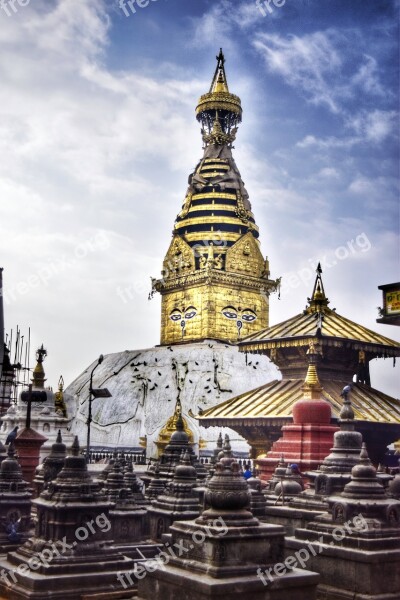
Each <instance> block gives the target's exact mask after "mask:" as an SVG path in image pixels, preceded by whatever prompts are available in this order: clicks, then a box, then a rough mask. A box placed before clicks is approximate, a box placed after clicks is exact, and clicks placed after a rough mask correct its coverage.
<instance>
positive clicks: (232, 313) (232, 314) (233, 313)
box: [222, 310, 237, 319]
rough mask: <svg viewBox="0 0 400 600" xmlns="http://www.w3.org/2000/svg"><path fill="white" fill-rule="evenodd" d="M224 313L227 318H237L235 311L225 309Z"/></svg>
mask: <svg viewBox="0 0 400 600" xmlns="http://www.w3.org/2000/svg"><path fill="white" fill-rule="evenodd" d="M222 314H223V315H224V317H226V318H227V319H237V314H236V313H235V312H230V311H229V310H223V311H222Z"/></svg>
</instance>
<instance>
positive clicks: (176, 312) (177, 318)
mask: <svg viewBox="0 0 400 600" xmlns="http://www.w3.org/2000/svg"><path fill="white" fill-rule="evenodd" d="M169 318H170V319H171V321H180V320H181V319H182V314H181V312H180V311H179V310H174V311H172V313H171V314H170V315H169Z"/></svg>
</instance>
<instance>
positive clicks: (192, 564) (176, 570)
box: [138, 443, 319, 600]
mask: <svg viewBox="0 0 400 600" xmlns="http://www.w3.org/2000/svg"><path fill="white" fill-rule="evenodd" d="M249 504H250V492H249V490H248V486H247V483H246V481H245V480H244V478H243V476H242V475H241V474H240V466H239V464H238V463H237V462H236V461H235V460H234V459H233V457H232V453H231V451H230V449H229V443H227V444H225V448H224V458H222V459H221V460H220V461H219V462H218V463H217V465H216V472H215V474H214V476H213V478H212V479H211V480H210V482H209V484H208V488H207V490H206V505H207V506H208V508H207V509H206V510H205V511H203V513H202V514H201V515H200V517H198V518H197V519H195V520H193V521H177V522H175V523H174V524H173V525H172V526H171V528H170V533H171V535H172V540H171V544H170V545H169V547H170V548H171V549H174V548H181V549H182V551H181V552H179V555H178V553H175V555H173V554H172V553H169V554H170V556H169V560H168V564H165V565H164V566H163V568H162V569H161V568H158V569H157V570H153V569H152V568H151V565H150V564H149V568H148V569H147V570H148V572H147V574H146V577H144V578H141V579H140V580H139V582H138V600H150V599H154V598H156V597H159V598H165V599H172V598H179V600H206V598H208V599H211V598H221V597H225V598H229V599H230V600H234V599H235V598H241V599H242V600H265V599H266V598H268V600H278V599H280V600H282V599H283V598H291V597H295V598H296V600H314V599H315V598H316V585H317V582H318V580H319V576H318V575H317V574H316V573H312V572H310V571H303V570H299V569H290V570H288V572H286V573H281V574H280V575H281V576H280V577H278V576H274V575H273V576H272V577H271V581H269V582H266V583H264V581H263V579H262V578H263V573H264V569H265V568H268V566H270V567H271V570H273V567H274V565H275V564H276V563H279V562H280V561H281V560H283V553H284V530H283V527H280V526H275V525H268V524H261V523H260V522H259V521H258V519H256V518H255V517H254V516H253V515H252V513H251V512H250V510H249ZM283 567H284V565H283ZM265 581H266V580H265Z"/></svg>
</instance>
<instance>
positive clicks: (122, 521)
mask: <svg viewBox="0 0 400 600" xmlns="http://www.w3.org/2000/svg"><path fill="white" fill-rule="evenodd" d="M103 486H104V487H103V490H102V491H103V493H105V495H106V496H107V498H108V500H109V501H110V502H112V503H113V505H114V506H113V507H112V508H111V509H110V521H111V538H112V540H113V545H114V546H118V547H120V549H122V548H124V549H125V550H127V551H128V553H129V551H131V550H132V546H133V545H135V544H137V543H138V542H141V541H143V540H144V539H145V538H146V537H147V536H148V531H149V527H148V525H149V523H148V515H147V510H146V507H145V506H144V503H143V502H142V503H141V504H137V503H136V501H135V497H134V495H133V492H132V489H131V488H130V487H128V485H127V483H126V480H125V478H124V472H123V465H122V461H121V460H118V459H117V460H114V463H113V465H112V469H111V470H110V471H108V472H107V479H106V480H105V481H104V484H103ZM125 553H126V552H125ZM134 554H135V555H136V552H134Z"/></svg>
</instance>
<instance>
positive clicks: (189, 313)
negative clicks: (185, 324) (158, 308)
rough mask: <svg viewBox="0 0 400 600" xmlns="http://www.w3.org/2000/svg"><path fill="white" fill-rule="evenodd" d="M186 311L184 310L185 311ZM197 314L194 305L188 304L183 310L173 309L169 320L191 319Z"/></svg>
mask: <svg viewBox="0 0 400 600" xmlns="http://www.w3.org/2000/svg"><path fill="white" fill-rule="evenodd" d="M185 311H186V312H185ZM196 315H197V309H196V308H195V307H194V306H189V307H188V308H187V309H183V310H178V309H176V310H174V311H173V312H172V313H171V314H170V315H169V318H170V319H171V321H176V322H177V321H182V320H183V319H186V320H187V319H193V317H195V316H196Z"/></svg>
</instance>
